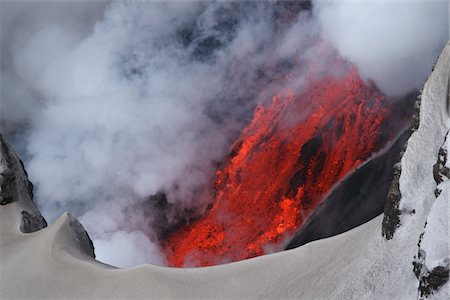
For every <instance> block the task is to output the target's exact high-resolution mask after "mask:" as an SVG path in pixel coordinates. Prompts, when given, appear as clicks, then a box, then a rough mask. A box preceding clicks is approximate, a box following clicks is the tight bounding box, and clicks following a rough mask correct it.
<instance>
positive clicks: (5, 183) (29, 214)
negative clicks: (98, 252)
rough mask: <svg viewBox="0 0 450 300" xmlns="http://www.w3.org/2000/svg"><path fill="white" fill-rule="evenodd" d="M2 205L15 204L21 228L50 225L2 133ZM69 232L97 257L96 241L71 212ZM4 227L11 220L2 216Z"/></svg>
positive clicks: (33, 229)
mask: <svg viewBox="0 0 450 300" xmlns="http://www.w3.org/2000/svg"><path fill="white" fill-rule="evenodd" d="M0 205H2V206H8V205H15V208H16V211H17V215H18V216H20V226H19V228H20V231H21V232H22V233H32V232H36V231H38V230H41V229H43V228H46V227H47V222H46V220H45V219H44V217H42V215H41V213H40V212H39V210H38V208H37V207H36V205H35V203H34V202H33V184H32V183H31V182H30V181H29V180H28V175H27V173H26V171H25V168H24V166H23V163H22V161H21V160H20V159H19V157H18V156H17V154H16V153H15V152H14V150H13V149H12V147H11V146H10V145H9V144H8V143H7V142H6V141H5V139H4V138H3V137H2V135H0ZM68 220H69V226H68V228H70V230H69V231H70V236H71V239H72V242H73V244H74V245H76V247H77V248H79V249H80V251H81V252H83V253H85V254H86V255H88V256H90V257H92V258H95V254H94V245H93V243H92V240H91V239H90V238H89V235H88V233H87V232H86V230H84V228H83V226H82V225H81V224H80V222H78V220H77V219H76V218H75V217H74V216H72V215H70V214H68ZM0 221H1V222H2V224H0V226H1V227H2V228H1V229H5V228H3V227H6V226H9V225H11V224H3V222H6V221H4V220H0Z"/></svg>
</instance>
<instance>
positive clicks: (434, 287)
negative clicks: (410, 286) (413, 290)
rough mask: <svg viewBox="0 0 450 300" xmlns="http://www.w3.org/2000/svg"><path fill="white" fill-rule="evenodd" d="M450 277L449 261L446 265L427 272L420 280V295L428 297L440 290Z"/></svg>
mask: <svg viewBox="0 0 450 300" xmlns="http://www.w3.org/2000/svg"><path fill="white" fill-rule="evenodd" d="M448 279H449V265H448V261H447V265H446V266H437V267H436V268H434V269H433V270H431V272H427V273H426V274H425V275H424V276H423V277H421V278H420V281H419V295H420V296H421V297H428V296H429V295H431V294H433V293H434V292H436V291H438V290H439V288H440V287H442V286H443V285H444V284H446V283H447V282H448Z"/></svg>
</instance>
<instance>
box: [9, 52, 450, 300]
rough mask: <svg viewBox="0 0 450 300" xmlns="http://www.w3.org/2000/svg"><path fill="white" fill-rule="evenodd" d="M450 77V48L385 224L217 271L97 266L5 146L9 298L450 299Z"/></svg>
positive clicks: (81, 236)
mask: <svg viewBox="0 0 450 300" xmlns="http://www.w3.org/2000/svg"><path fill="white" fill-rule="evenodd" d="M449 69H450V44H448V45H447V47H446V48H445V50H444V52H443V53H442V55H441V57H440V58H439V61H438V63H437V65H436V67H435V69H434V72H433V73H432V75H431V76H430V78H429V79H428V81H427V83H426V85H425V87H424V89H423V93H422V97H421V103H420V125H419V126H418V129H417V130H416V131H415V132H414V133H413V135H412V136H411V138H410V139H409V141H408V145H407V147H406V150H405V153H404V155H403V158H402V160H401V163H400V164H398V165H397V169H396V170H397V171H396V172H397V175H398V176H397V179H398V184H397V182H396V181H394V183H393V186H392V188H391V192H390V197H389V199H388V201H387V204H386V212H385V216H384V221H383V222H382V219H383V216H379V217H377V218H375V219H373V220H372V221H370V222H368V223H366V224H364V225H361V226H359V227H357V228H355V229H353V230H351V231H348V232H346V233H343V234H341V235H338V236H334V237H331V238H327V239H323V240H319V241H315V242H312V243H309V244H307V245H304V246H302V247H299V248H297V249H293V250H289V251H284V252H281V253H276V254H272V255H267V256H263V257H257V258H254V259H249V260H245V261H241V262H236V263H232V264H227V265H221V266H215V267H208V268H199V269H170V268H163V267H157V266H152V265H142V266H138V267H135V268H130V269H116V268H113V267H110V266H107V265H104V264H101V263H99V262H97V261H95V259H94V258H93V257H94V255H93V248H92V245H91V242H90V239H89V237H88V236H87V234H86V232H85V231H84V229H83V228H82V226H81V225H80V224H79V223H78V222H77V221H76V219H74V218H73V217H72V216H70V215H69V214H64V215H63V216H61V217H60V218H59V219H58V220H57V221H56V222H55V223H54V224H52V225H50V226H49V227H46V228H44V227H45V225H46V224H45V222H44V220H43V219H42V217H41V216H40V214H39V212H38V211H37V210H36V208H35V206H34V204H33V203H32V200H31V199H32V189H31V188H30V185H29V184H28V180H27V179H26V173H25V172H24V170H23V168H22V166H21V164H20V161H19V160H18V158H17V156H16V155H15V154H14V153H13V151H12V150H11V148H10V146H8V145H7V143H6V142H2V143H1V151H0V155H1V157H0V173H1V177H0V186H1V190H0V195H1V197H2V198H1V199H0V200H1V201H0V202H1V206H0V230H1V231H0V298H1V299H13V298H33V299H36V298H65V299H67V298H76V299H87V298H95V299H99V298H104V299H106V298H108V299H109V298H147V299H148V298H157V299H161V298H191V299H200V298H209V299H211V298H239V299H251V298H270V299H280V298H296V299H298V298H304V299H310V298H327V299H330V298H331V299H374V298H375V299H414V298H418V297H419V298H420V297H425V296H427V295H428V296H430V297H432V298H436V299H448V298H449V296H450V295H449V283H448V262H449V259H448V257H449V247H448V246H449V245H448V242H449V237H448V226H449V224H448V222H449V204H448V202H449V200H450V180H449V178H448V177H449V172H448V168H449V167H450V163H449V162H450V158H449V153H450V152H449V151H448V149H449V148H450V145H449V142H450V138H447V140H445V136H446V135H448V131H449V128H450V118H449V113H448V110H447V108H448V105H449V104H448V101H449V100H448V98H449V96H448V93H449V91H448V85H449V83H448V81H449ZM444 141H445V142H444ZM23 211H27V212H28V213H25V214H24V213H23ZM24 224H25V225H24ZM425 224H426V226H425ZM41 228H42V229H41ZM37 229H40V230H38V231H36V230H37ZM382 229H383V230H382ZM24 232H27V233H24ZM382 232H383V235H382ZM445 276H447V280H446V279H445Z"/></svg>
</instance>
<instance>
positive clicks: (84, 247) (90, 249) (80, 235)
mask: <svg viewBox="0 0 450 300" xmlns="http://www.w3.org/2000/svg"><path fill="white" fill-rule="evenodd" d="M68 216H69V221H70V223H69V225H70V228H71V229H72V231H71V232H72V237H73V240H74V241H76V242H77V244H78V246H79V248H80V250H81V251H82V252H83V253H85V254H86V255H88V256H90V257H92V258H95V252H94V244H93V243H92V240H91V238H90V237H89V234H88V233H87V231H86V230H85V229H84V227H83V225H81V223H80V222H79V221H78V220H77V219H76V218H75V217H74V216H73V215H71V214H68Z"/></svg>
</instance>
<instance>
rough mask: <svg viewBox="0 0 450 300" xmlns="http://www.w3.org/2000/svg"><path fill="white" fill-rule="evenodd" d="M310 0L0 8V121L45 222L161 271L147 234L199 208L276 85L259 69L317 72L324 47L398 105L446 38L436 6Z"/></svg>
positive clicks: (111, 255) (107, 256)
mask: <svg viewBox="0 0 450 300" xmlns="http://www.w3.org/2000/svg"><path fill="white" fill-rule="evenodd" d="M314 4H315V5H314V8H313V11H312V13H311V12H309V11H305V10H302V9H301V8H302V6H307V5H306V3H299V2H297V3H295V2H294V3H287V2H282V3H273V2H254V3H252V2H246V3H233V2H215V3H209V2H195V3H194V2H192V3H190V2H165V3H162V2H161V3H158V2H113V3H107V2H96V3H87V2H73V3H71V2H59V3H26V2H22V3H3V2H2V3H1V4H0V5H1V6H2V10H1V11H2V28H1V30H2V31H1V42H2V45H1V49H2V53H1V68H2V78H1V93H2V94H1V102H0V104H1V120H0V121H1V123H0V124H1V125H2V133H5V134H7V135H8V136H9V137H10V139H12V141H13V142H14V144H15V145H16V146H17V147H18V148H19V149H20V151H21V152H22V156H23V157H25V158H26V159H25V164H26V167H27V170H28V172H29V175H30V177H31V180H32V181H33V182H34V183H35V185H36V187H37V188H36V199H37V202H38V205H39V206H40V208H41V209H42V210H43V213H44V215H45V216H46V218H47V219H49V220H50V221H53V220H54V219H55V218H56V217H57V216H59V215H60V214H61V213H62V212H63V211H71V212H73V213H74V214H76V215H77V216H79V217H80V220H81V222H82V223H83V225H84V226H85V227H86V229H87V230H88V232H89V233H90V234H91V237H92V238H93V240H94V245H95V247H96V254H97V257H98V259H99V260H102V261H105V262H107V263H110V264H113V265H117V266H131V265H136V264H140V263H154V264H160V265H164V263H165V262H164V258H163V256H162V255H161V253H160V252H159V245H158V234H159V232H160V231H161V228H162V227H164V226H172V225H176V224H177V222H180V221H182V220H183V218H186V217H187V216H189V215H190V214H191V215H192V211H194V212H195V213H201V212H202V211H204V210H205V209H206V207H207V205H208V204H209V203H210V202H211V200H212V197H211V196H210V195H209V194H208V191H207V189H204V187H205V186H208V184H210V183H211V180H212V179H213V175H214V171H215V164H216V163H217V162H220V161H221V160H222V159H223V157H224V156H225V155H226V154H227V150H228V148H229V146H230V143H231V142H232V140H233V138H234V137H235V136H236V134H237V133H238V132H239V130H240V129H241V128H242V126H244V125H245V120H246V117H248V116H249V112H251V111H252V109H253V107H254V105H255V104H256V103H257V101H258V100H259V98H260V96H261V95H262V94H265V93H266V94H269V95H270V91H272V90H274V89H275V90H280V89H283V88H284V84H285V83H280V82H279V81H277V80H272V79H273V75H270V74H266V73H265V72H269V71H268V70H271V71H270V72H272V73H271V74H273V73H275V74H276V73H277V72H280V73H282V72H283V70H284V69H283V68H280V67H279V66H280V65H282V64H281V63H280V62H283V61H286V60H288V61H301V62H302V64H308V61H309V60H310V59H313V58H314V60H315V61H316V62H317V60H318V61H320V62H322V63H321V64H320V65H319V68H318V69H317V70H316V71H317V72H318V73H323V72H332V71H333V70H328V69H327V67H328V66H329V65H328V64H327V63H326V61H327V57H328V56H329V55H330V53H332V52H333V49H332V47H330V46H329V44H331V45H333V46H334V47H335V48H336V49H337V51H339V53H340V54H341V55H342V56H343V57H344V58H346V59H347V60H348V61H349V62H350V63H353V64H354V65H356V66H357V67H358V68H359V70H360V72H361V74H362V75H363V76H364V77H365V78H367V79H369V80H373V81H374V82H375V83H376V84H377V85H378V86H379V87H380V88H381V89H382V90H383V91H384V92H385V93H387V94H389V95H400V94H403V93H406V92H408V91H410V90H412V89H417V88H419V87H420V86H421V85H422V83H423V82H424V80H425V78H426V76H427V74H428V73H429V69H430V66H431V64H432V63H433V61H434V60H435V59H436V57H437V55H438V54H439V52H440V50H441V48H442V47H443V45H444V44H445V42H446V41H447V39H448V4H447V3H446V2H431V3H430V2H423V3H420V2H419V3H417V2H414V3H412V2H400V3H399V2H396V3H393V4H392V3H386V2H376V3H374V2H370V3H366V2H364V3H361V2H359V3H353V2H326V3H325V2H317V3H314ZM289 14H291V15H292V16H293V18H292V20H289V21H286V17H284V16H286V15H289ZM280 16H283V17H280ZM288 19H289V18H288ZM320 35H321V36H323V39H317V38H316V37H317V36H320ZM302 72H304V68H294V69H293V70H291V73H293V74H294V76H293V77H294V78H297V79H298V80H294V81H293V82H290V83H289V84H290V88H295V89H301V86H302V80H301V79H302V76H303V75H304V74H303V73H302ZM158 193H164V194H165V195H166V198H164V199H162V198H161V197H158V196H156V197H150V198H149V196H151V195H158ZM159 195H160V194H159ZM161 214H162V215H163V216H161Z"/></svg>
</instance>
